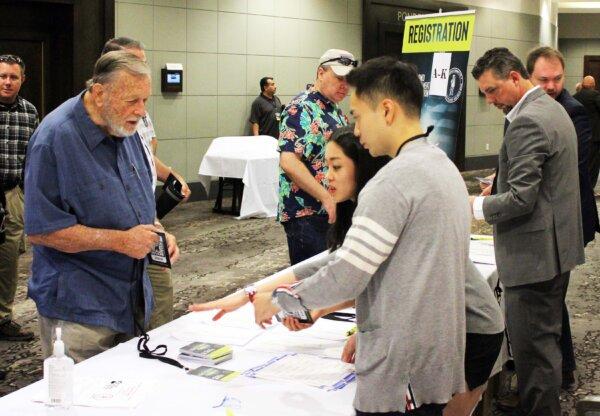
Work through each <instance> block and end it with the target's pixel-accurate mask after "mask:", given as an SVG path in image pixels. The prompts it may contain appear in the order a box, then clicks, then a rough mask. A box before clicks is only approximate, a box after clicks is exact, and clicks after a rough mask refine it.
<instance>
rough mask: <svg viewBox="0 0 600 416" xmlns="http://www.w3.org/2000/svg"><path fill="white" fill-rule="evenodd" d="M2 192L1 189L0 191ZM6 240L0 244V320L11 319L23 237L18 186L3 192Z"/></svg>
mask: <svg viewBox="0 0 600 416" xmlns="http://www.w3.org/2000/svg"><path fill="white" fill-rule="evenodd" d="M0 192H2V191H0ZM5 195H6V211H7V212H8V215H7V216H6V241H5V242H4V244H0V321H5V320H7V319H12V308H13V303H14V300H15V293H16V292H17V279H18V277H19V274H18V270H19V246H20V244H21V240H22V238H23V211H24V205H25V203H24V199H23V191H22V190H21V188H20V187H19V186H17V187H15V188H14V189H12V190H10V191H7V192H5Z"/></svg>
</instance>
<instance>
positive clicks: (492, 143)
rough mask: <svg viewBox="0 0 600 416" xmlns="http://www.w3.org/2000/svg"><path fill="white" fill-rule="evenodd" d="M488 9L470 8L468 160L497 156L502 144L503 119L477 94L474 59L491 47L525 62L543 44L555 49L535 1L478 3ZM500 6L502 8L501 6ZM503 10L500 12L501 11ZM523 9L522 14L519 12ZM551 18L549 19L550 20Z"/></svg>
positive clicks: (548, 23) (551, 31) (549, 24)
mask: <svg viewBox="0 0 600 416" xmlns="http://www.w3.org/2000/svg"><path fill="white" fill-rule="evenodd" d="M471 3H477V4H487V5H491V6H494V7H498V9H491V8H488V7H472V8H474V9H475V10H476V14H475V36H474V37H473V44H472V46H471V53H470V54H469V67H468V72H469V74H468V81H467V126H466V147H465V155H466V157H467V158H469V157H478V156H492V155H497V154H498V151H499V149H500V144H501V143H502V136H503V126H504V116H503V114H502V113H501V112H500V111H499V110H497V109H496V108H495V107H493V106H490V105H488V104H486V102H485V99H484V98H483V97H481V96H479V94H478V89H477V83H476V81H475V80H474V79H473V77H471V75H470V72H471V69H472V68H473V65H474V64H475V62H476V61H477V59H478V58H479V57H480V56H481V55H483V53H484V52H485V51H486V50H488V49H490V48H494V47H499V46H503V47H507V48H508V49H510V50H511V51H512V52H513V53H515V54H516V55H517V56H518V57H519V58H521V59H522V60H523V61H525V57H526V56H527V53H528V51H529V50H530V49H532V48H534V47H536V46H538V45H540V44H546V45H550V46H555V44H556V43H555V39H556V25H555V24H553V23H552V22H551V21H550V20H552V19H548V16H545V17H544V18H542V17H541V16H540V15H539V14H534V12H535V11H536V10H538V11H539V10H540V9H539V8H534V7H532V4H533V3H537V2H534V1H527V2H520V1H519V2H516V1H504V2H498V1H489V2H488V1H477V2H471ZM500 3H502V4H500ZM501 7H502V8H501ZM519 7H522V10H523V11H515V10H519ZM550 17H551V16H550Z"/></svg>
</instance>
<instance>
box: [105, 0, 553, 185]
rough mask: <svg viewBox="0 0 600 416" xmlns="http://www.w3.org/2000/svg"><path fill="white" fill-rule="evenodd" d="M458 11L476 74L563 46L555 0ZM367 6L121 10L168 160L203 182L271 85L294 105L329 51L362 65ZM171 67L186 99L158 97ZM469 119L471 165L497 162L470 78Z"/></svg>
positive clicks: (232, 4) (254, 0)
mask: <svg viewBox="0 0 600 416" xmlns="http://www.w3.org/2000/svg"><path fill="white" fill-rule="evenodd" d="M454 2H455V3H460V4H465V5H467V6H469V7H470V8H474V9H475V10H476V11H477V14H476V23H475V37H474V39H473V45H472V48H471V54H470V58H469V71H470V70H471V68H472V65H473V64H474V63H475V61H476V60H477V58H478V57H479V56H481V55H482V54H483V53H484V52H485V51H486V50H487V49H489V48H492V47H495V46H506V47H508V48H510V49H511V50H512V51H513V52H515V53H516V54H517V55H518V56H519V57H521V58H522V59H524V58H525V56H526V54H527V51H528V50H530V49H531V48H533V47H535V46H537V45H539V44H541V43H542V44H554V43H555V39H556V26H555V21H556V19H555V17H556V15H555V10H554V6H553V4H554V3H553V2H552V1H551V0H539V1H537V0H536V1H526V2H523V1H521V0H502V1H501V0H490V1H487V0H486V1H483V0H471V1H454ZM546 3H547V4H548V5H547V7H546ZM361 4H362V1H361V0H301V1H300V0H187V1H186V0H117V3H116V34H117V36H130V37H133V38H136V39H140V40H141V41H143V42H144V43H145V45H146V47H147V49H148V59H149V61H150V63H151V65H152V68H153V74H154V82H153V84H154V86H153V95H152V97H151V100H150V102H149V106H148V107H149V112H150V114H151V116H152V117H153V120H154V123H155V126H156V130H157V133H158V137H159V151H158V153H159V156H160V157H161V159H163V160H164V161H165V162H166V163H167V164H169V165H171V166H173V167H174V168H175V169H177V170H178V171H180V172H182V173H183V174H184V175H185V176H186V178H187V179H188V180H189V181H196V180H197V174H196V173H197V170H198V166H199V163H200V160H201V159H202V156H203V154H204V152H205V151H206V149H207V147H208V145H209V143H210V141H211V140H212V139H213V138H214V137H218V136H225V135H241V134H247V132H248V122H247V118H248V112H249V108H250V104H251V102H252V100H253V99H254V98H255V96H256V95H257V94H258V92H259V87H258V80H259V79H260V78H261V77H262V76H263V75H272V76H274V77H275V81H276V82H277V84H278V95H279V96H280V98H281V99H282V101H284V102H286V101H288V100H289V99H290V98H291V97H292V96H294V95H295V94H296V93H298V92H299V91H300V90H302V89H303V87H304V85H305V84H306V83H308V82H311V81H312V79H313V78H314V71H315V68H316V65H317V61H318V57H319V56H320V55H321V53H322V52H323V51H324V50H325V49H327V48H334V47H335V48H343V49H348V50H350V51H352V52H353V53H355V55H356V56H357V57H358V58H359V59H360V57H361V55H362V53H361V42H362V40H361V36H362V7H361ZM483 6H485V7H483ZM544 10H546V12H547V13H546V12H544ZM553 19H554V20H553ZM166 62H179V63H182V64H183V66H184V91H183V93H182V94H174V95H173V94H169V95H163V94H161V93H160V78H159V75H160V68H161V67H162V66H163V65H164V64H165V63H166ZM347 102H348V100H347V99H346V100H345V101H344V102H343V103H342V107H343V108H347V104H348V103H347ZM466 119H467V128H466V156H467V157H477V156H492V155H495V154H497V152H498V150H499V147H500V143H501V141H502V125H503V122H504V121H503V117H502V114H501V113H500V112H499V111H498V110H496V109H495V108H493V107H490V106H489V105H487V104H486V103H485V100H484V99H483V98H481V97H479V96H478V94H477V88H476V83H475V82H474V81H473V80H472V78H471V77H470V75H468V82H467V115H466Z"/></svg>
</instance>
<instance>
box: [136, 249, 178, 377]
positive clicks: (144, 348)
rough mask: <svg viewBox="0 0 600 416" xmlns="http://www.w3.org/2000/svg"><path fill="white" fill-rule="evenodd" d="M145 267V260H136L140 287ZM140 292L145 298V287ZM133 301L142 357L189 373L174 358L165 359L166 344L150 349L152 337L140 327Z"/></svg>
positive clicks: (139, 349)
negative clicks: (149, 342)
mask: <svg viewBox="0 0 600 416" xmlns="http://www.w3.org/2000/svg"><path fill="white" fill-rule="evenodd" d="M143 267H144V261H143V260H135V263H134V267H133V273H134V275H135V277H136V278H138V277H139V279H140V280H139V283H140V285H142V279H143V275H142V273H143V272H142V271H143ZM136 280H137V279H136ZM140 292H141V293H142V296H144V295H143V293H144V289H143V287H141V288H140ZM131 301H132V302H131V306H132V312H133V314H134V315H133V324H134V327H135V329H137V330H138V331H139V332H140V334H141V335H140V338H139V340H138V343H137V350H138V352H139V353H140V357H141V358H148V359H152V360H158V361H160V362H162V363H165V364H169V365H173V366H175V367H177V368H183V369H184V370H185V371H188V370H189V368H187V367H186V366H184V365H183V364H181V363H180V362H179V361H177V360H175V359H173V358H169V357H165V354H166V353H167V346H166V345H165V344H160V345H158V346H156V348H154V349H153V350H151V349H150V348H149V347H148V341H150V335H148V334H147V333H146V331H145V330H144V325H143V324H142V325H140V324H139V323H138V321H137V320H136V319H135V302H133V295H132V297H131Z"/></svg>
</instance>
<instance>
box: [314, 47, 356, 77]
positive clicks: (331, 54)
mask: <svg viewBox="0 0 600 416" xmlns="http://www.w3.org/2000/svg"><path fill="white" fill-rule="evenodd" d="M357 65H358V61H356V60H355V59H354V55H352V54H351V53H350V52H348V51H344V50H342V49H328V50H327V51H325V53H324V54H323V55H322V56H321V58H320V59H319V66H325V67H330V68H331V69H332V70H333V72H334V73H335V74H336V75H337V76H340V77H345V76H346V75H348V73H349V72H350V71H352V69H353V68H355V67H356V66H357Z"/></svg>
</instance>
